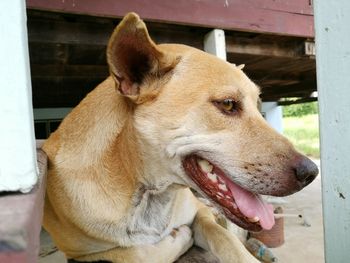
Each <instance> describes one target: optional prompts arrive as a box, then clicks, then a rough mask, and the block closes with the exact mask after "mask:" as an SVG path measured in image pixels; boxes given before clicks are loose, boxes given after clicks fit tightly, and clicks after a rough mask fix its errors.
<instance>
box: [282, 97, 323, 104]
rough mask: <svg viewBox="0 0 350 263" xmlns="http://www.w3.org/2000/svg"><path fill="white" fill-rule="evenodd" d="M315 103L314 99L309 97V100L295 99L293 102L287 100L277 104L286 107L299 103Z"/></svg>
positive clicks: (315, 99)
mask: <svg viewBox="0 0 350 263" xmlns="http://www.w3.org/2000/svg"><path fill="white" fill-rule="evenodd" d="M313 101H317V98H316V97H309V98H302V99H295V100H287V101H279V102H277V104H278V105H279V106H288V105H294V104H301V103H308V102H313Z"/></svg>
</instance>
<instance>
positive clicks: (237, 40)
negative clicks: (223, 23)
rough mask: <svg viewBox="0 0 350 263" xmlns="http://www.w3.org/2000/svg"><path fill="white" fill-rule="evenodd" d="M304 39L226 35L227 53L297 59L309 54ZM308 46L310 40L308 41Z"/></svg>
mask: <svg viewBox="0 0 350 263" xmlns="http://www.w3.org/2000/svg"><path fill="white" fill-rule="evenodd" d="M305 43H306V41H305V40H304V39H300V38H288V37H284V38H278V37H274V36H266V35H262V36H261V35H260V36H257V37H253V38H249V37H237V36H234V35H233V36H230V35H226V50H227V53H233V54H249V55H259V56H269V57H282V58H292V59H297V58H301V57H304V56H306V55H310V53H309V52H310V50H309V49H308V50H307V51H308V53H307V52H306V49H305V47H306V44H305ZM307 43H308V47H309V45H311V43H312V42H311V41H308V42H307Z"/></svg>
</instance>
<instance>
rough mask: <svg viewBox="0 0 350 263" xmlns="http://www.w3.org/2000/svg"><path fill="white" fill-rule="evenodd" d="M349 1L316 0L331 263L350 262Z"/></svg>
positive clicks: (325, 212)
mask: <svg viewBox="0 0 350 263" xmlns="http://www.w3.org/2000/svg"><path fill="white" fill-rule="evenodd" d="M349 14H350V2H349V1H348V0H339V1H328V0H317V1H315V15H316V17H315V18H316V20H315V22H316V30H317V41H316V56H317V82H318V84H319V85H318V96H319V110H320V138H321V170H322V194H323V222H324V230H325V231H324V233H325V254H326V262H327V263H333V262H337V263H348V262H349V259H350V249H349V248H350V238H349V237H350V178H349V171H350V162H349V151H350V107H349V97H350V89H349V87H350V74H349V68H350V34H349V25H350V16H349Z"/></svg>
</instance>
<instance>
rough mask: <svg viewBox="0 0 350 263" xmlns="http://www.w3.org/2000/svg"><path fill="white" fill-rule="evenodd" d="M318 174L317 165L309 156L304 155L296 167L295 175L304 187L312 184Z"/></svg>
mask: <svg viewBox="0 0 350 263" xmlns="http://www.w3.org/2000/svg"><path fill="white" fill-rule="evenodd" d="M317 175H318V167H317V165H316V164H315V163H314V162H313V161H311V160H310V159H309V158H307V157H303V158H302V159H301V160H300V161H299V162H298V164H297V165H296V167H295V176H296V178H297V180H298V181H299V182H300V183H301V184H302V186H303V187H304V186H306V185H308V184H310V183H311V182H312V181H313V180H314V179H315V177H316V176H317Z"/></svg>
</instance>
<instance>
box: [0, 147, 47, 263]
mask: <svg viewBox="0 0 350 263" xmlns="http://www.w3.org/2000/svg"><path fill="white" fill-rule="evenodd" d="M37 155H38V156H37V160H38V167H39V180H38V183H37V184H36V186H35V187H34V188H33V189H32V190H31V192H30V193H28V194H21V193H18V192H17V193H3V194H1V195H0V207H1V209H0V222H1V224H0V262H6V263H17V262H23V263H35V262H38V254H39V247H40V240H39V235H40V230H41V221H42V215H43V207H44V196H45V185H46V170H47V157H46V155H45V153H44V152H43V151H42V150H37ZM15 166H18V165H15Z"/></svg>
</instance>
